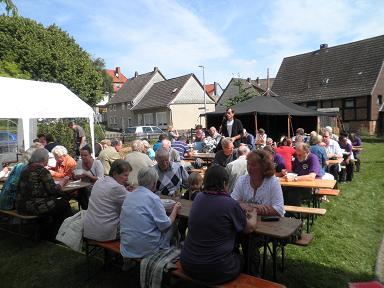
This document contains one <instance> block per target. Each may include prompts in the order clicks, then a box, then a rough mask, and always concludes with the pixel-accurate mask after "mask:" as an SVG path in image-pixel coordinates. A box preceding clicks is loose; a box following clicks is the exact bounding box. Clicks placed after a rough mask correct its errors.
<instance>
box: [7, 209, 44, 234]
mask: <svg viewBox="0 0 384 288" xmlns="http://www.w3.org/2000/svg"><path fill="white" fill-rule="evenodd" d="M0 215H1V216H4V217H6V218H8V220H9V226H11V225H10V222H11V220H12V219H18V220H19V221H20V224H19V225H18V231H17V234H19V235H21V236H31V235H27V234H24V233H23V228H24V224H26V223H27V222H33V221H37V219H39V218H40V217H39V216H32V215H21V214H19V213H17V211H16V210H0ZM34 228H35V229H34V231H33V238H34V239H36V240H37V239H38V234H39V233H38V231H39V229H38V228H39V226H38V225H35V227H34Z"/></svg>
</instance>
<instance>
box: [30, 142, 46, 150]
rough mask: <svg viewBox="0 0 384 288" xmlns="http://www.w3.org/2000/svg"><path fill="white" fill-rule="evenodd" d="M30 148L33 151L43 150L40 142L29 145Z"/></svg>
mask: <svg viewBox="0 0 384 288" xmlns="http://www.w3.org/2000/svg"><path fill="white" fill-rule="evenodd" d="M31 148H35V149H39V148H44V145H43V144H41V143H40V142H33V143H32V145H31Z"/></svg>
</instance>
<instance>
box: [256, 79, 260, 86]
mask: <svg viewBox="0 0 384 288" xmlns="http://www.w3.org/2000/svg"><path fill="white" fill-rule="evenodd" d="M256 85H257V86H260V79H259V77H257V78H256Z"/></svg>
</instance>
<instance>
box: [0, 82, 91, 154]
mask: <svg viewBox="0 0 384 288" xmlns="http://www.w3.org/2000/svg"><path fill="white" fill-rule="evenodd" d="M0 95H1V110H0V118H14V119H21V120H22V128H23V129H22V131H23V133H22V135H23V139H24V148H28V147H29V146H30V144H31V143H32V141H33V137H36V131H31V128H32V127H33V125H32V124H33V121H36V120H35V119H39V118H88V119H89V127H90V131H91V141H92V150H93V151H95V150H94V148H95V147H94V145H95V144H94V143H95V141H94V139H95V135H94V111H93V109H92V108H91V107H90V106H89V105H88V104H87V103H85V102H84V101H83V100H81V99H80V98H79V97H78V96H76V94H74V93H73V92H72V91H71V90H69V89H68V88H67V87H65V86H64V85H63V84H58V83H48V82H40V81H32V80H23V79H14V78H6V77H0ZM18 132H19V131H18ZM31 132H34V133H31ZM20 136H21V135H18V138H20ZM19 143H20V142H19Z"/></svg>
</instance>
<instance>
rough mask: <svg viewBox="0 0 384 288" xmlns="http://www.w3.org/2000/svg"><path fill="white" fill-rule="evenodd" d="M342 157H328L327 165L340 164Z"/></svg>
mask: <svg viewBox="0 0 384 288" xmlns="http://www.w3.org/2000/svg"><path fill="white" fill-rule="evenodd" d="M343 160H344V159H343V158H337V159H335V160H332V159H329V160H328V165H332V164H341V162H343Z"/></svg>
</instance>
